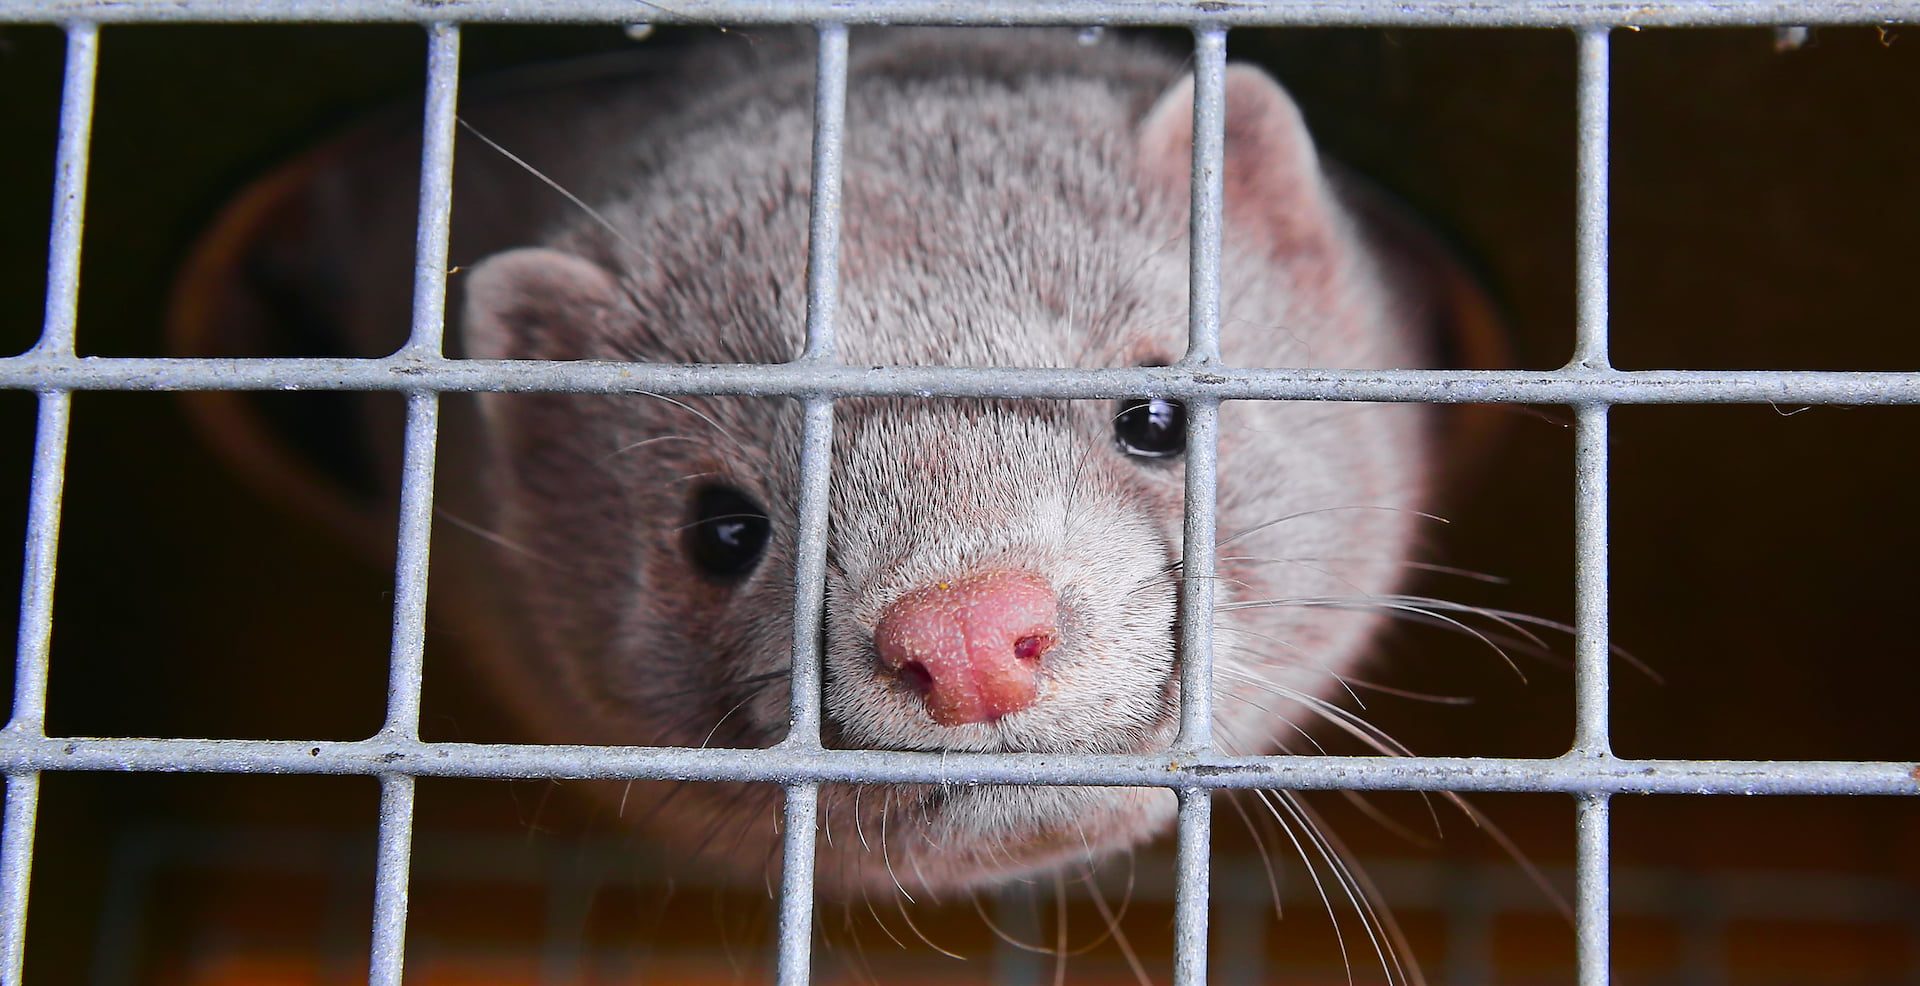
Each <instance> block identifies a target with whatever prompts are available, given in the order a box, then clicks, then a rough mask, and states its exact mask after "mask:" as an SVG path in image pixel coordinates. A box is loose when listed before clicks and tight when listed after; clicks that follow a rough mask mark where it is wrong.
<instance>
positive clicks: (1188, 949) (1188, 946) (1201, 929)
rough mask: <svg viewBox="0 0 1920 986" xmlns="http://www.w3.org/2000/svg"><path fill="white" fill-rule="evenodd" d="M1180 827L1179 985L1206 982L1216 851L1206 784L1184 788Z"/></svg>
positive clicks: (1177, 876)
mask: <svg viewBox="0 0 1920 986" xmlns="http://www.w3.org/2000/svg"><path fill="white" fill-rule="evenodd" d="M1179 793H1180V828H1179V838H1178V843H1177V845H1176V848H1175V854H1174V881H1175V886H1176V888H1177V890H1176V891H1175V897H1174V904H1173V906H1174V911H1173V981H1174V984H1175V986H1206V983H1207V903H1208V898H1209V891H1210V890H1211V889H1212V888H1211V887H1210V886H1209V885H1208V882H1209V880H1208V878H1209V877H1210V876H1211V875H1212V873H1211V870H1212V867H1211V865H1210V863H1211V861H1212V855H1213V797H1212V792H1210V791H1208V790H1206V789H1205V788H1197V787H1191V788H1182V789H1181V790H1180V792H1179Z"/></svg>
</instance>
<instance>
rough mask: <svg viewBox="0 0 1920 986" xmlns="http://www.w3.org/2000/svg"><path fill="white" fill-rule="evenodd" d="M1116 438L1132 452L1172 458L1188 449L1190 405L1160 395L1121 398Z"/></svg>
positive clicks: (1133, 454) (1148, 457)
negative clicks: (1188, 408) (1188, 406)
mask: <svg viewBox="0 0 1920 986" xmlns="http://www.w3.org/2000/svg"><path fill="white" fill-rule="evenodd" d="M1113 438H1114V441H1117V442H1119V443H1120V450H1121V451H1123V452H1125V453H1127V454H1128V455H1132V456H1138V457H1140V458H1143V459H1171V458H1173V457H1174V456H1176V455H1179V454H1180V453H1182V452H1185V451H1186V450H1187V406H1186V405H1185V404H1182V403H1180V402H1179V401H1169V400H1163V399H1161V398H1158V397H1146V398H1141V397H1136V398H1131V399H1129V400H1124V401H1121V402H1120V413H1118V414H1116V415H1114V417H1113Z"/></svg>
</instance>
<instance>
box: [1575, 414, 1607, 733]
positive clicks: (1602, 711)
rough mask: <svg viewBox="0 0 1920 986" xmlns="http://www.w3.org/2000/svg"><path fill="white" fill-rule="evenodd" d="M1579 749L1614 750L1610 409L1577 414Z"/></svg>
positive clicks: (1576, 571) (1576, 513) (1576, 713)
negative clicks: (1609, 547) (1609, 617)
mask: <svg viewBox="0 0 1920 986" xmlns="http://www.w3.org/2000/svg"><path fill="white" fill-rule="evenodd" d="M1574 414H1575V417H1574V430H1573V463H1574V478H1573V498H1574V506H1573V511H1574V513H1573V538H1574V546H1573V551H1574V600H1573V625H1574V642H1573V662H1574V677H1573V689H1574V705H1573V708H1574V730H1573V749H1574V751H1575V752H1576V753H1580V754H1583V755H1586V756H1592V757H1605V756H1608V755H1610V754H1611V753H1612V741H1611V739H1610V737H1609V729H1608V724H1607V717H1608V708H1607V707H1608V698H1609V695H1608V688H1609V681H1608V677H1609V675H1608V672H1609V669H1608V667H1607V660H1608V656H1609V655H1608V644H1607V640H1608V628H1607V594H1608V585H1607V567H1608V559H1607V537H1608V531H1607V433H1608V431H1609V429H1608V422H1607V407H1606V406H1605V405H1587V406H1583V407H1580V408H1577V409H1576V410H1575V412H1574Z"/></svg>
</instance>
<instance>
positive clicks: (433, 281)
mask: <svg viewBox="0 0 1920 986" xmlns="http://www.w3.org/2000/svg"><path fill="white" fill-rule="evenodd" d="M459 105H460V26H459V25H458V24H447V23H436V24H432V25H429V26H428V28H427V106H426V113H425V116H424V119H423V122H422V124H421V131H420V142H421V148H420V225H419V228H418V229H417V231H416V232H415V234H414V250H413V331H412V332H411V334H410V335H409V337H408V339H407V347H408V348H409V349H412V350H415V351H416V352H419V353H420V354H421V355H436V356H437V355H439V353H440V344H441V338H442V337H443V336H444V335H445V331H446V324H447V240H448V235H449V233H450V232H451V230H452V226H453V134H454V127H455V125H456V117H457V114H458V112H459Z"/></svg>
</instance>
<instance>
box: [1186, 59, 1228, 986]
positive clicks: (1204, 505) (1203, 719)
mask: <svg viewBox="0 0 1920 986" xmlns="http://www.w3.org/2000/svg"><path fill="white" fill-rule="evenodd" d="M1193 34H1194V36H1193V173H1192V176H1191V177H1192V184H1191V192H1190V195H1191V198H1190V205H1191V209H1192V215H1191V217H1190V224H1189V229H1188V251H1189V253H1188V260H1187V284H1188V296H1187V297H1188V301H1187V353H1186V356H1185V357H1184V358H1183V359H1182V360H1181V361H1180V362H1181V364H1182V365H1183V366H1191V367H1207V366H1211V365H1213V364H1215V363H1217V362H1218V361H1219V359H1220V235H1221V220H1222V213H1223V211H1224V201H1225V188H1224V186H1225V174H1224V171H1225V160H1226V115H1227V99H1226V68H1227V32H1226V30H1225V29H1224V28H1221V27H1218V26H1213V25H1206V26H1202V27H1200V28H1197V29H1196V30H1195V31H1194V33H1193ZM1186 410H1187V451H1186V490H1185V497H1184V500H1185V502H1184V506H1183V511H1182V515H1183V516H1182V531H1181V544H1180V580H1179V583H1178V584H1179V586H1180V640H1179V659H1180V733H1179V735H1178V736H1176V737H1175V738H1174V744H1173V745H1174V748H1175V749H1177V750H1180V751H1182V752H1185V753H1190V754H1196V755H1201V756H1204V755H1206V754H1208V753H1211V752H1212V751H1213V569H1214V562H1215V551H1214V538H1215V534H1216V531H1215V524H1216V523H1217V520H1216V517H1215V515H1216V508H1217V507H1218V499H1219V497H1218V480H1219V448H1220V405H1219V402H1217V401H1212V400H1200V401H1190V402H1188V404H1187V408H1186ZM1178 798H1179V804H1180V809H1179V815H1178V822H1177V826H1178V830H1179V831H1178V835H1177V844H1178V849H1177V853H1176V855H1177V862H1176V863H1175V868H1174V874H1175V878H1176V879H1177V881H1178V884H1177V887H1178V889H1177V892H1176V893H1175V894H1174V912H1173V948H1174V951H1173V981H1174V983H1175V984H1176V986H1205V983H1206V981H1207V917H1208V915H1207V905H1208V901H1209V900H1210V899H1211V893H1210V891H1211V889H1212V888H1211V886H1210V880H1209V878H1210V876H1211V874H1212V866H1211V865H1210V864H1211V860H1212V854H1213V849H1212V844H1213V843H1212V840H1213V834H1212V833H1213V793H1212V792H1211V791H1207V790H1205V789H1202V788H1182V789H1181V790H1180V791H1179V792H1178Z"/></svg>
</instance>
